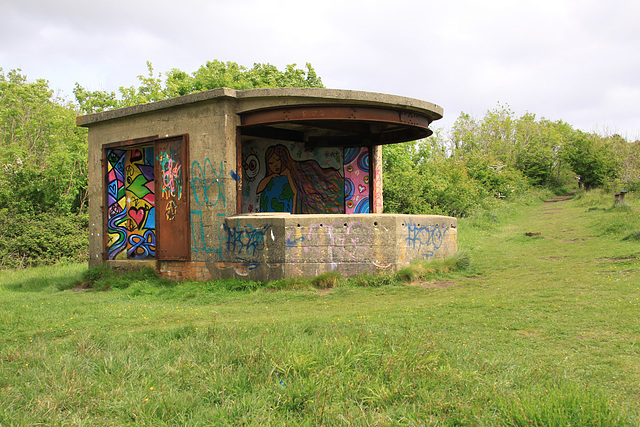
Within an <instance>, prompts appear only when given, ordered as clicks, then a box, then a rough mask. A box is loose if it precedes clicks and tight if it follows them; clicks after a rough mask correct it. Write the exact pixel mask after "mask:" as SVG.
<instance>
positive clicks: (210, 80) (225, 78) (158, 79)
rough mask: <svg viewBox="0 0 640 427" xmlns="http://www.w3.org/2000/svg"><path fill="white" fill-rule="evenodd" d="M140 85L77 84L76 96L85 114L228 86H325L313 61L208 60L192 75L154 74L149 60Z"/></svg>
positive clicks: (185, 73)
mask: <svg viewBox="0 0 640 427" xmlns="http://www.w3.org/2000/svg"><path fill="white" fill-rule="evenodd" d="M138 81H139V85H138V87H135V86H130V87H120V89H119V90H118V92H119V97H118V96H116V93H115V92H105V91H88V90H86V89H85V88H83V87H82V86H80V85H79V84H77V83H76V87H75V89H74V95H75V97H76V101H77V103H78V105H79V107H80V110H81V111H82V112H83V113H85V114H89V113H96V112H100V111H105V110H109V109H112V108H121V107H128V106H132V105H138V104H144V103H147V102H154V101H160V100H162V99H167V98H173V97H177V96H183V95H188V94H190V93H194V92H202V91H205V90H211V89H216V88H219V87H228V88H231V89H239V90H242V89H257V88H266V87H323V86H322V80H321V79H320V78H319V77H318V75H317V74H316V72H315V70H314V69H313V67H312V66H311V64H309V63H307V64H306V70H303V69H300V68H296V64H290V65H287V66H286V68H285V70H284V71H280V70H278V68H277V67H275V66H273V65H271V64H254V65H253V67H252V68H247V67H244V66H242V65H238V64H237V63H235V62H222V61H218V60H214V61H208V62H207V63H205V64H204V65H202V66H201V67H200V68H198V69H197V70H196V71H195V72H193V73H191V74H189V73H187V72H184V71H182V70H179V69H177V68H174V69H172V70H171V71H169V72H168V73H166V77H165V78H164V80H163V77H162V73H159V74H157V75H156V74H155V72H154V69H153V65H152V64H151V62H147V75H146V76H143V75H139V76H138Z"/></svg>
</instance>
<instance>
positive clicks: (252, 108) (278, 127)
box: [77, 88, 443, 145]
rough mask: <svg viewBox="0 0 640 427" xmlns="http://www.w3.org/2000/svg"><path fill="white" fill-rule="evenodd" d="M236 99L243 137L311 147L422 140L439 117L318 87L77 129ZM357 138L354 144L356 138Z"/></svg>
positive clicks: (179, 102) (429, 109)
mask: <svg viewBox="0 0 640 427" xmlns="http://www.w3.org/2000/svg"><path fill="white" fill-rule="evenodd" d="M229 98H232V99H235V100H236V101H235V105H236V107H235V109H236V112H237V113H238V114H239V115H240V116H241V118H242V126H241V129H242V134H243V135H245V136H249V137H251V136H254V135H255V136H259V137H264V138H277V139H285V140H288V139H292V138H295V140H296V141H304V142H307V143H309V144H314V143H320V142H322V143H325V144H329V145H366V144H370V143H371V144H388V143H393V142H402V141H409V140H414V139H419V138H423V137H425V136H428V135H430V134H431V130H429V129H428V125H429V124H430V123H431V122H432V121H434V120H438V119H440V118H442V114H443V109H442V107H440V106H438V105H436V104H433V103H430V102H426V101H422V100H419V99H414V98H407V97H402V96H396V95H387V94H380V93H374V92H362V91H352V90H336V89H320V88H265V89H249V90H234V89H229V88H218V89H213V90H209V91H205V92H197V93H192V94H189V95H185V96H181V97H177V98H171V99H166V100H162V101H158V102H152V103H148V104H142V105H135V106H132V107H126V108H120V109H117V110H110V111H105V112H101V113H95V114H89V115H85V116H81V117H78V119H77V124H78V125H79V126H90V125H92V124H94V123H99V122H104V121H108V120H114V119H119V118H124V117H127V116H132V115H137V114H145V113H150V112H153V111H158V110H163V109H170V108H179V107H181V106H186V105H190V104H195V103H202V102H215V101H216V100H223V99H229ZM354 138H355V139H357V141H356V140H355V139H354Z"/></svg>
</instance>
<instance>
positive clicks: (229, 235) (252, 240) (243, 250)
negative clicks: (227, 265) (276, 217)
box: [224, 221, 273, 261]
mask: <svg viewBox="0 0 640 427" xmlns="http://www.w3.org/2000/svg"><path fill="white" fill-rule="evenodd" d="M270 229H271V226H270V225H264V226H262V227H259V228H255V227H253V226H252V225H250V224H245V225H244V226H240V221H238V222H237V223H236V226H235V227H230V226H228V225H227V224H224V232H225V234H226V236H225V237H224V240H225V241H226V242H227V246H226V247H227V251H230V252H233V253H235V254H237V255H239V256H242V257H245V258H246V257H254V256H255V255H256V251H262V250H263V249H264V247H265V235H266V233H267V231H269V230H270ZM272 236H273V234H272ZM245 261H246V260H245Z"/></svg>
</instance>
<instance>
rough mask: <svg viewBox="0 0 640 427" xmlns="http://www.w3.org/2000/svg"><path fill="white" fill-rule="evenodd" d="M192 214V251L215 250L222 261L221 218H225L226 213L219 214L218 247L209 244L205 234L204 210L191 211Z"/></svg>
mask: <svg viewBox="0 0 640 427" xmlns="http://www.w3.org/2000/svg"><path fill="white" fill-rule="evenodd" d="M190 216H191V239H192V241H193V242H192V246H191V251H193V252H200V251H203V252H206V253H209V252H213V253H216V254H218V257H219V258H220V260H221V261H222V239H221V236H220V222H221V219H222V218H224V217H225V216H226V214H218V227H217V230H218V231H217V233H218V248H217V249H216V248H211V247H209V246H208V244H207V240H209V239H207V236H206V234H205V229H204V222H203V220H202V211H200V210H198V211H191V212H190Z"/></svg>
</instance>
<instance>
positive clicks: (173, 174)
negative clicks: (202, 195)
mask: <svg viewBox="0 0 640 427" xmlns="http://www.w3.org/2000/svg"><path fill="white" fill-rule="evenodd" d="M158 161H159V162H160V167H161V168H162V197H164V198H165V199H169V198H177V199H180V198H181V197H182V176H181V175H180V169H181V168H182V165H181V164H179V163H177V162H176V161H175V160H174V159H173V158H171V156H170V155H169V154H168V153H166V152H163V153H160V155H159V156H158Z"/></svg>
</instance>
